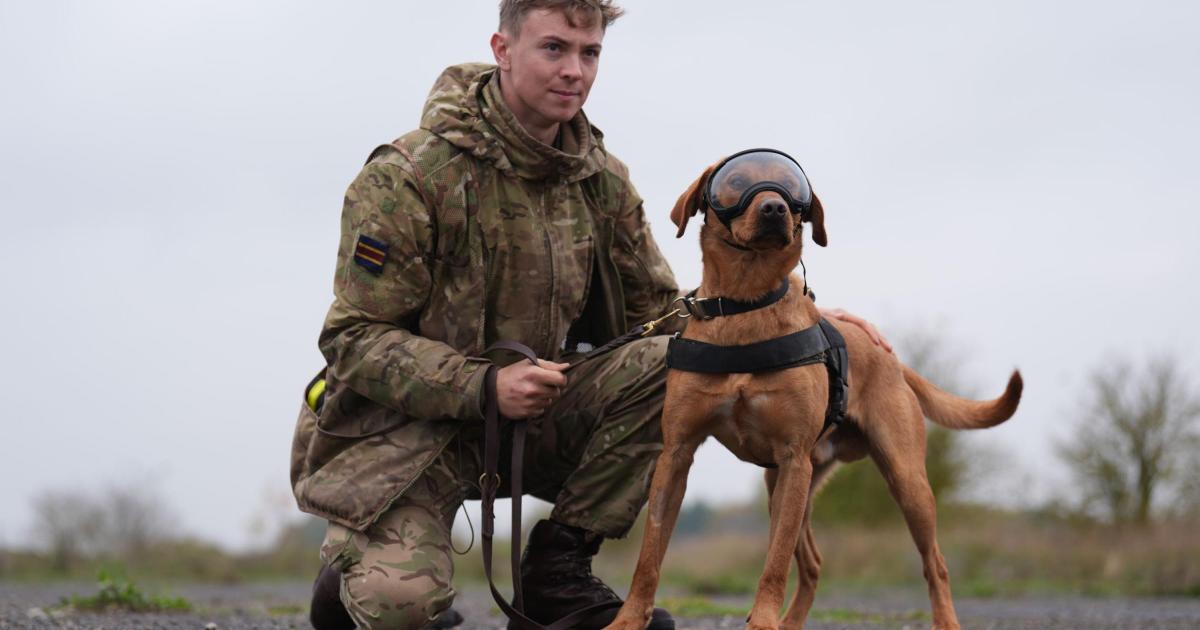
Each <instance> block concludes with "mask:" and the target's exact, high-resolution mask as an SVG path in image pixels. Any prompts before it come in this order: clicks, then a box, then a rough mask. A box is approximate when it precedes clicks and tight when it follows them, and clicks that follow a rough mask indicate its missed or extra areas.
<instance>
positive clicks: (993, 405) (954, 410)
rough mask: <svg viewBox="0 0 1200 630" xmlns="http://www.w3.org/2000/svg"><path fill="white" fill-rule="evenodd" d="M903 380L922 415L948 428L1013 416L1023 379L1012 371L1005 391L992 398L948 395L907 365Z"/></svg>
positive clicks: (975, 425)
mask: <svg viewBox="0 0 1200 630" xmlns="http://www.w3.org/2000/svg"><path fill="white" fill-rule="evenodd" d="M903 368H904V380H905V382H907V383H908V386H909V387H911V388H912V390H913V392H914V393H915V394H916V395H917V400H918V401H920V403H921V411H923V412H924V413H925V417H927V418H929V419H930V420H932V421H934V422H936V423H937V424H940V425H942V426H944V427H946V428H947V429H986V428H988V427H994V426H996V425H998V424H1000V423H1001V422H1004V421H1005V420H1008V419H1009V418H1011V417H1012V415H1013V413H1015V412H1016V411H1017V403H1019V402H1021V390H1022V389H1023V388H1024V382H1023V381H1022V380H1021V373H1020V372H1019V371H1016V370H1013V373H1012V376H1011V377H1010V378H1009V379H1008V387H1007V388H1005V390H1004V394H1002V395H1001V396H1000V397H999V398H997V399H995V400H967V399H966V398H959V397H958V396H955V395H954V394H950V393H948V392H946V391H944V390H942V389H941V388H939V387H938V386H937V385H934V384H933V383H930V382H929V381H927V380H925V378H924V377H923V376H921V375H920V374H917V373H916V371H914V370H913V369H912V368H910V367H908V366H907V365H905V366H903Z"/></svg>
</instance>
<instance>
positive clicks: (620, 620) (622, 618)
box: [604, 611, 650, 630]
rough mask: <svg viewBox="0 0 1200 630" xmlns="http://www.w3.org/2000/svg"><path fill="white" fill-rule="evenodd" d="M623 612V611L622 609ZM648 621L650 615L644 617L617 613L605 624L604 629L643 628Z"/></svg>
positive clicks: (642, 629) (630, 629)
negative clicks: (614, 617)
mask: <svg viewBox="0 0 1200 630" xmlns="http://www.w3.org/2000/svg"><path fill="white" fill-rule="evenodd" d="M622 612H624V611H622ZM649 623H650V617H649V616H647V617H646V618H645V619H642V618H641V617H637V616H633V615H617V618H616V619H613V621H612V623H610V624H608V625H607V626H605V628H604V630H644V628H645V627H646V625H647V624H649Z"/></svg>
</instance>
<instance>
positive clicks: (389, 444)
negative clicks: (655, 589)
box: [292, 0, 849, 630]
mask: <svg viewBox="0 0 1200 630" xmlns="http://www.w3.org/2000/svg"><path fill="white" fill-rule="evenodd" d="M620 14H621V10H620V9H619V8H617V7H615V6H613V5H612V3H611V0H503V1H502V2H501V4H500V29H499V32H498V33H495V34H494V35H492V40H491V45H492V50H493V53H494V55H495V60H496V65H495V66H485V65H480V64H467V65H461V66H454V67H451V68H448V69H447V70H446V71H445V72H444V73H443V74H442V76H441V77H440V78H439V79H438V80H437V82H436V83H435V85H434V88H433V91H432V92H431V93H430V96H429V99H428V102H427V103H426V106H425V111H424V114H423V116H422V121H421V128H420V129H417V130H416V131H413V132H411V133H409V134H406V135H404V136H402V137H401V138H400V139H398V140H396V141H395V142H393V143H392V144H390V145H385V146H382V147H380V148H378V149H376V150H375V152H374V153H373V154H372V155H371V157H370V159H369V160H368V162H367V164H366V166H365V167H364V168H363V170H362V172H361V173H360V174H359V176H358V177H357V178H356V179H355V181H354V182H353V183H352V184H351V185H350V188H349V190H348V191H347V193H346V198H345V206H344V209H343V215H342V238H341V244H340V248H339V252H338V263H337V271H336V278H335V282H334V294H335V299H334V302H333V305H332V306H331V307H330V311H329V314H328V317H327V318H326V321H325V326H324V329H323V330H322V333H321V336H320V347H321V350H322V353H323V354H324V355H325V358H326V360H327V364H328V367H327V372H326V383H327V386H326V391H325V396H324V400H323V403H322V404H321V405H320V407H319V414H318V413H317V412H314V411H313V409H312V408H311V407H309V406H308V405H306V406H304V407H303V409H302V413H301V417H300V420H299V422H298V425H297V430H296V436H295V440H294V443H293V453H292V483H293V488H294V491H295V494H296V499H297V502H298V504H299V506H300V508H301V509H302V510H304V511H306V512H310V513H313V514H316V515H319V516H321V517H323V518H326V519H328V520H329V529H328V531H327V534H326V537H325V541H324V544H323V545H322V548H321V557H322V560H323V561H324V562H325V563H326V565H327V566H326V568H325V569H324V570H323V571H322V574H321V576H319V577H318V580H317V583H316V585H315V587H314V598H313V607H312V620H313V624H314V626H317V627H318V628H339V627H347V628H350V627H354V625H355V624H357V625H358V626H359V627H363V628H424V627H446V626H447V625H450V624H452V623H453V622H454V621H456V620H457V619H455V618H454V617H455V616H454V615H452V614H448V613H447V611H448V610H449V607H450V604H451V602H452V601H453V599H454V595H455V591H454V589H453V587H452V585H451V577H452V575H453V563H452V556H451V547H450V528H451V525H452V523H453V519H454V514H455V512H456V510H457V509H458V507H459V505H460V504H461V503H462V501H463V500H464V499H467V498H478V497H479V489H478V480H479V478H480V473H481V472H482V449H483V444H482V441H483V440H482V422H481V420H482V411H481V395H482V387H483V382H482V381H483V376H484V373H485V368H486V365H487V360H489V359H490V360H494V361H496V363H497V364H500V365H506V367H503V368H502V369H500V370H499V373H498V378H497V395H498V398H499V406H500V412H501V413H502V414H503V415H504V416H506V417H509V418H534V419H535V420H534V421H533V422H532V423H531V426H530V434H529V437H528V439H527V442H526V453H527V454H526V457H525V471H524V472H525V479H526V480H527V488H528V493H529V494H532V495H534V496H537V497H540V498H543V499H545V500H547V501H550V502H553V503H554V510H553V512H552V513H551V515H550V518H549V519H547V520H543V521H540V522H539V523H537V524H536V525H535V527H534V528H533V530H532V532H531V533H530V537H529V542H528V545H527V547H526V552H525V556H524V558H523V560H522V565H521V580H522V584H523V587H524V596H525V610H526V612H527V614H528V615H529V616H531V617H533V618H534V619H535V620H538V621H539V622H541V623H549V622H552V621H554V620H556V619H558V618H560V617H562V616H564V615H566V614H568V613H570V612H572V611H575V610H578V609H579V608H582V607H585V606H589V605H592V604H595V603H598V602H603V601H609V600H616V599H619V598H618V597H617V595H616V594H615V593H614V592H613V591H612V590H611V589H610V588H609V587H608V586H606V585H605V584H604V583H603V582H601V581H600V580H599V579H597V578H595V577H594V576H593V575H592V573H591V558H592V556H593V555H595V553H596V552H597V550H598V549H599V545H600V543H601V541H602V540H603V539H604V538H609V537H620V536H623V535H625V534H626V533H627V532H628V530H629V528H630V527H631V526H632V524H633V522H634V519H635V518H636V517H637V514H638V512H639V510H640V509H641V506H642V505H643V503H644V502H645V499H646V494H647V490H648V485H649V480H650V475H651V469H652V466H653V464H654V462H655V459H656V457H657V455H658V452H659V451H660V450H661V434H660V427H659V417H660V414H661V411H662V400H663V394H664V387H665V373H666V368H665V365H664V363H663V357H664V356H665V350H666V340H667V337H666V336H665V333H672V332H674V331H675V330H677V329H679V328H680V327H681V326H682V321H679V320H676V321H675V322H672V326H669V327H667V328H664V329H663V330H662V333H661V334H660V336H655V337H649V338H645V339H640V340H638V341H635V342H633V343H630V344H628V345H625V346H623V347H621V348H620V349H619V350H616V351H614V352H612V353H610V354H608V355H604V356H602V357H600V358H597V359H594V360H591V361H588V362H586V363H583V364H581V365H579V366H578V367H577V368H575V369H573V370H572V371H571V372H570V375H569V378H568V376H567V374H565V373H564V372H563V370H564V369H565V368H566V366H567V365H569V364H570V363H571V362H572V361H576V360H578V358H579V357H580V356H582V355H581V354H580V353H581V352H583V351H585V350H586V349H587V348H589V347H590V346H597V345H600V344H603V343H605V342H607V341H608V340H610V339H612V338H614V337H616V336H618V335H620V334H621V333H623V332H625V331H626V330H628V329H629V328H630V327H632V326H634V325H636V324H639V323H643V322H646V321H648V320H650V319H654V318H656V317H658V316H659V315H660V314H662V313H664V312H665V311H666V310H667V308H668V306H669V304H670V303H671V301H672V300H673V299H674V298H675V297H676V296H677V295H678V294H679V288H678V286H676V283H675V280H674V277H673V276H672V273H671V270H670V268H669V267H668V265H667V263H666V261H665V260H664V259H663V257H662V254H661V253H660V251H659V249H658V247H657V245H656V244H655V242H654V239H653V237H652V235H651V231H650V226H649V224H648V223H647V222H646V218H645V215H644V213H643V210H642V200H641V198H640V197H638V195H637V193H636V191H635V190H634V188H633V186H632V185H631V184H630V182H629V179H628V173H627V170H626V168H625V165H624V164H622V163H621V162H620V161H619V160H617V159H616V158H615V157H613V156H612V155H610V154H608V153H607V152H606V151H605V149H604V146H603V143H602V135H601V134H600V132H599V130H597V129H596V128H594V127H592V126H591V125H590V124H589V122H588V120H587V117H586V116H585V115H584V113H583V111H582V107H583V104H584V102H585V101H586V100H587V97H588V93H589V91H590V89H591V86H592V82H593V81H594V80H595V78H596V71H597V69H598V67H599V58H600V50H601V46H602V40H603V37H604V32H605V29H606V28H607V26H608V25H609V24H611V23H612V21H613V20H615V19H616V18H617V17H618V16H620ZM830 315H831V316H835V317H836V316H839V315H841V314H840V313H831V314H830ZM845 317H849V316H845ZM501 339H509V340H514V341H518V342H520V343H523V344H525V345H527V346H529V347H530V348H532V349H533V350H534V351H535V352H536V353H537V355H538V356H539V357H542V358H543V360H541V361H539V364H538V365H537V366H534V365H531V364H530V363H529V362H527V361H515V360H514V359H515V357H496V356H492V357H488V358H487V359H484V358H481V357H480V353H481V352H482V351H483V350H484V349H485V348H486V347H487V346H488V345H490V344H491V343H493V342H495V341H497V340H501ZM505 437H506V439H505V440H504V443H503V448H505V449H507V448H508V447H509V444H510V443H511V431H510V432H509V433H508V434H507V435H506V436H505ZM501 460H502V461H506V460H507V458H506V457H502V458H501ZM501 475H502V476H503V477H504V478H508V473H507V471H504V470H502V471H501ZM343 606H344V608H343ZM347 613H348V616H347ZM615 613H616V609H615V608H614V609H612V610H611V612H610V614H609V615H608V616H607V618H605V617H601V618H597V619H595V620H594V623H593V624H592V625H594V626H595V627H597V628H599V627H603V626H604V625H606V624H607V622H608V620H610V619H611V618H612V616H613V615H615ZM439 616H441V618H440V620H439ZM458 619H461V618H458ZM673 627H674V622H673V621H672V620H671V618H670V615H669V614H667V613H666V612H665V611H662V610H656V611H655V614H654V618H653V620H652V622H651V625H650V628H654V629H656V630H665V629H667V628H673Z"/></svg>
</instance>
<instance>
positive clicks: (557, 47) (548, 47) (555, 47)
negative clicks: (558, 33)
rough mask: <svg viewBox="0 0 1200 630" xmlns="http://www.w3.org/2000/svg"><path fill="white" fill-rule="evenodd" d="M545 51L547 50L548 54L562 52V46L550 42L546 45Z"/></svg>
mask: <svg viewBox="0 0 1200 630" xmlns="http://www.w3.org/2000/svg"><path fill="white" fill-rule="evenodd" d="M546 50H549V51H550V52H558V51H560V50H562V46H560V45H558V44H555V43H554V42H550V43H549V44H546Z"/></svg>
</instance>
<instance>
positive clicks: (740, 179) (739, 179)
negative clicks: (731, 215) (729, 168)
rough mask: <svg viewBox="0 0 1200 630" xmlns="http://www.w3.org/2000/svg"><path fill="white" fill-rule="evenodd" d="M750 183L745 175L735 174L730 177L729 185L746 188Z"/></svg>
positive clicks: (739, 188)
mask: <svg viewBox="0 0 1200 630" xmlns="http://www.w3.org/2000/svg"><path fill="white" fill-rule="evenodd" d="M749 183H750V182H748V181H747V180H746V178H745V176H743V175H734V176H733V177H730V178H729V186H730V187H732V188H735V189H738V190H741V189H743V188H745V187H746V186H747V185H749Z"/></svg>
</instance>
